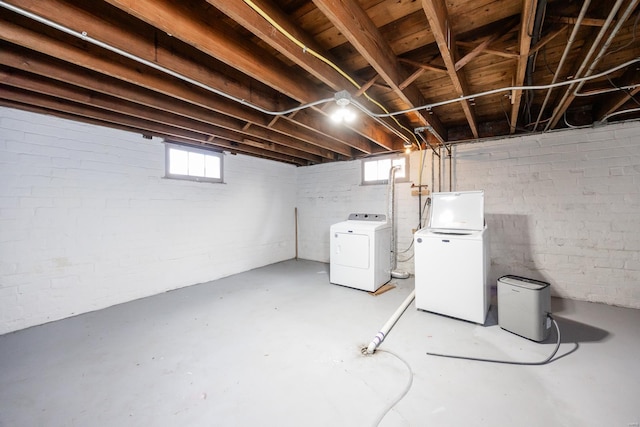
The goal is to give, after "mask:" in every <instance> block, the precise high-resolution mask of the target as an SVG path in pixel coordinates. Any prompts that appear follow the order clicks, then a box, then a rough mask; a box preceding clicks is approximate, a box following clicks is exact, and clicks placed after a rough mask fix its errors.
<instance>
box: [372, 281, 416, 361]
mask: <svg viewBox="0 0 640 427" xmlns="http://www.w3.org/2000/svg"><path fill="white" fill-rule="evenodd" d="M415 297H416V291H415V290H413V291H411V293H410V294H409V296H408V297H407V299H405V300H404V302H403V303H402V304H401V305H400V307H398V309H397V310H396V312H395V313H393V315H392V316H391V317H390V318H389V320H387V323H385V324H384V326H383V327H382V329H380V332H378V333H377V334H376V336H375V337H373V341H371V343H370V344H369V347H367V354H373V352H374V351H376V348H377V347H378V346H379V345H380V343H381V342H382V341H384V339H385V337H386V336H387V334H388V333H389V331H390V330H391V328H393V325H395V324H396V322H397V321H398V319H399V318H400V316H402V313H404V311H405V310H406V309H407V307H409V304H411V302H412V301H413V299H414V298H415Z"/></svg>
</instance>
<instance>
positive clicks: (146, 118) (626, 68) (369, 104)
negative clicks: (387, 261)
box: [0, 0, 640, 165]
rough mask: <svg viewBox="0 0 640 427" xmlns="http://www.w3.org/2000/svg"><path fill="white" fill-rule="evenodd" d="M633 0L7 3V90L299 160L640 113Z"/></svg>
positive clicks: (639, 11)
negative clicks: (347, 112)
mask: <svg viewBox="0 0 640 427" xmlns="http://www.w3.org/2000/svg"><path fill="white" fill-rule="evenodd" d="M639 1H640V0H617V1H615V0H597V1H596V0H593V1H589V0H581V1H571V0H555V1H554V0H422V1H419V0H414V1H410V0H359V1H355V0H344V1H330V0H314V1H304V0H284V1H278V2H270V1H267V0H251V1H250V0H244V1H243V0H208V1H205V0H194V1H188V2H176V1H168V0H136V1H127V0H107V1H85V0H82V1H81V0H69V1H63V0H32V1H28V0H10V1H0V5H1V6H2V7H1V8H0V13H1V14H0V76H1V78H0V105H4V106H8V107H14V108H18V109H23V110H29V111H35V112H41V113H46V114H54V115H57V116H61V117H65V118H69V119H73V120H79V121H83V122H89V123H94V124H100V125H105V126H110V127H116V128H120V129H126V130H130V131H134V132H138V133H141V134H143V135H145V136H158V137H162V138H165V139H167V140H171V141H176V142H181V143H186V144H194V145H198V146H203V145H204V146H210V147H212V148H215V149H220V150H224V151H229V152H232V153H243V154H247V155H251V156H258V157H263V158H268V159H272V160H276V161H281V162H286V163H291V164H295V165H310V164H318V163H324V162H332V161H339V160H348V159H353V158H358V157H363V156H367V155H373V154H380V153H385V152H394V151H400V150H402V149H403V147H404V145H405V144H407V143H412V144H413V147H414V148H416V147H417V144H421V145H422V146H423V147H426V146H427V144H430V145H432V146H436V145H439V144H442V143H444V144H449V143H456V142H460V141H469V140H477V139H481V138H491V137H501V136H508V135H519V134H527V133H532V132H546V131H551V130H555V129H560V128H566V127H573V126H585V125H594V124H595V125H599V124H603V123H610V122H614V121H618V120H629V119H638V118H640V109H639V107H640V98H638V97H639V96H640V95H638V91H639V90H640V86H638V85H639V84H640V72H639V70H640V59H639V58H640V34H639V32H640V30H639V29H638V26H639V24H638V21H639V16H640V8H639V7H638V3H639ZM581 78H585V79H584V80H579V81H575V82H574V79H581ZM570 82H573V83H571V84H568V83H570ZM552 84H555V85H556V86H555V87H554V88H553V89H548V88H538V89H535V90H533V89H527V90H522V89H518V88H521V87H523V86H527V87H531V86H536V87H540V86H548V85H552ZM510 88H512V89H510ZM344 91H346V92H344ZM484 92H489V94H483V93H484ZM585 95H587V96H585ZM341 98H344V99H345V100H351V101H352V102H351V105H349V106H348V108H352V109H354V110H355V111H356V113H357V118H356V120H354V121H353V122H352V123H350V124H344V123H343V124H335V123H333V122H332V121H331V120H330V118H329V116H330V114H331V113H332V111H333V110H334V109H335V108H337V105H336V102H335V100H336V99H341ZM355 104H357V105H355ZM357 106H359V107H360V108H356V107H357ZM418 107H421V108H418ZM367 112H369V113H370V114H366V113H367Z"/></svg>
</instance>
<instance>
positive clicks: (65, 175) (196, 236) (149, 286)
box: [0, 107, 296, 334]
mask: <svg viewBox="0 0 640 427" xmlns="http://www.w3.org/2000/svg"><path fill="white" fill-rule="evenodd" d="M224 162H225V181H226V184H210V183H196V182H188V181H179V180H171V179H164V178H163V175H164V145H163V144H162V143H161V141H160V140H157V139H153V140H146V139H143V138H142V137H141V136H140V135H139V134H132V133H129V132H124V131H118V130H113V129H107V128H102V127H98V126H92V125H87V124H81V123H77V122H73V121H68V120H62V119H59V118H55V117H51V116H44V115H39V114H33V113H27V112H22V111H18V110H13V109H8V108H1V107H0V278H1V279H0V334H1V333H6V332H10V331H13V330H17V329H22V328H25V327H29V326H32V325H37V324H41V323H45V322H48V321H52V320H56V319H60V318H64V317H68V316H71V315H74V314H79V313H83V312H88V311H92V310H96V309H100V308H103V307H108V306H110V305H114V304H118V303H122V302H126V301H130V300H133V299H136V298H140V297H145V296H148V295H153V294H157V293H160V292H164V291H167V290H170V289H175V288H179V287H183V286H187V285H193V284H196V283H200V282H205V281H209V280H213V279H216V278H220V277H223V276H228V275H231V274H234V273H238V272H242V271H246V270H249V269H252V268H256V267H259V266H263V265H267V264H271V263H274V262H278V261H282V260H285V259H291V258H293V257H294V256H295V222H294V221H295V216H294V209H295V201H296V200H295V192H296V168H295V167H293V166H289V165H285V164H282V163H277V162H271V161H267V160H261V159H256V158H251V157H247V156H240V155H238V156H232V155H227V156H225V158H224Z"/></svg>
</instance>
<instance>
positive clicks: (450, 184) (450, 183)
mask: <svg viewBox="0 0 640 427" xmlns="http://www.w3.org/2000/svg"><path fill="white" fill-rule="evenodd" d="M452 158H453V155H452V154H451V147H449V191H453V165H452V164H451V162H452Z"/></svg>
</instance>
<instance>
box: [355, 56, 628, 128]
mask: <svg viewBox="0 0 640 427" xmlns="http://www.w3.org/2000/svg"><path fill="white" fill-rule="evenodd" d="M637 62H640V58H635V59H632V60H630V61H627V62H624V63H622V64H620V65H617V66H615V67H612V68H609V69H608V70H605V71H603V72H601V73H598V74H592V75H590V76H586V77H580V78H576V79H571V80H565V81H562V82H557V83H553V84H546V85H532V86H506V87H502V88H498V89H492V90H487V91H484V92H479V93H476V94H473V95H465V96H460V97H458V98H452V99H448V100H445V101H440V102H434V103H431V104H426V105H423V106H421V107H413V108H408V109H406V110H399V111H395V112H393V113H389V114H377V113H373V112H371V111H369V110H367V108H366V107H364V106H363V105H361V104H359V103H358V102H357V101H353V104H354V105H356V106H357V107H358V108H360V109H362V111H365V112H367V114H370V115H372V116H375V117H389V116H397V115H399V114H406V113H411V112H415V111H418V110H421V109H426V110H429V109H432V108H435V107H441V106H443V105H448V104H453V103H455V102H461V101H466V100H469V99H472V98H480V97H483V96H488V95H495V94H497V93H501V92H511V91H514V90H541V89H550V88H555V87H560V86H569V85H571V84H574V83H580V82H587V81H590V80H595V79H598V78H600V77H604V76H606V75H608V74H611V73H613V72H616V71H618V70H621V69H623V68H625V67H628V66H629V65H632V64H635V63H637Z"/></svg>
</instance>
